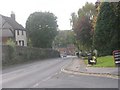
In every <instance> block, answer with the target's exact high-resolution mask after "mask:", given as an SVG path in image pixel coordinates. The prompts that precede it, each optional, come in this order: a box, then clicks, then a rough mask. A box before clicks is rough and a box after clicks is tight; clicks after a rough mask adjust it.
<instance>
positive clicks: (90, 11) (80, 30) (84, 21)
mask: <svg viewBox="0 0 120 90" xmlns="http://www.w3.org/2000/svg"><path fill="white" fill-rule="evenodd" d="M94 14H95V6H94V4H92V3H88V2H87V3H86V4H85V6H83V7H82V8H80V9H79V10H78V15H75V14H74V13H72V14H71V16H72V20H71V21H72V27H73V30H74V32H75V34H76V41H77V42H76V43H77V44H79V45H78V48H81V47H82V48H84V49H87V50H90V49H91V48H92V18H93V16H94Z"/></svg>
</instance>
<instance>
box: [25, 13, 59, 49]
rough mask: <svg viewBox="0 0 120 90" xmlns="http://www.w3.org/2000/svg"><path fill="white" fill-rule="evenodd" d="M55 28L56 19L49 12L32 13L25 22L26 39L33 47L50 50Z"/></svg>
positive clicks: (55, 31)
mask: <svg viewBox="0 0 120 90" xmlns="http://www.w3.org/2000/svg"><path fill="white" fill-rule="evenodd" d="M57 27H58V25H57V17H56V16H55V15H54V14H53V13H50V12H34V13H32V14H31V15H30V16H29V17H28V19H27V21H26V29H27V33H28V37H29V39H30V40H31V43H32V46H33V47H39V48H51V47H52V42H53V40H54V37H55V36H56V34H57Z"/></svg>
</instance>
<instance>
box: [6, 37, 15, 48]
mask: <svg viewBox="0 0 120 90" xmlns="http://www.w3.org/2000/svg"><path fill="white" fill-rule="evenodd" d="M6 45H9V46H12V47H14V46H15V42H14V41H13V40H12V39H11V38H10V39H8V40H7V42H6Z"/></svg>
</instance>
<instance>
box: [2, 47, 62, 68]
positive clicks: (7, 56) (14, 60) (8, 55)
mask: <svg viewBox="0 0 120 90" xmlns="http://www.w3.org/2000/svg"><path fill="white" fill-rule="evenodd" d="M57 57H60V53H59V52H58V51H56V50H52V49H42V48H33V47H21V46H14V47H13V46H8V45H4V46H2V65H3V66H6V65H13V64H19V63H23V62H28V61H34V60H44V59H48V58H57Z"/></svg>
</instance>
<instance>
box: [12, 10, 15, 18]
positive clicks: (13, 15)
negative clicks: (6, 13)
mask: <svg viewBox="0 0 120 90" xmlns="http://www.w3.org/2000/svg"><path fill="white" fill-rule="evenodd" d="M11 18H12V19H13V20H15V13H14V12H13V11H12V12H11Z"/></svg>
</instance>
